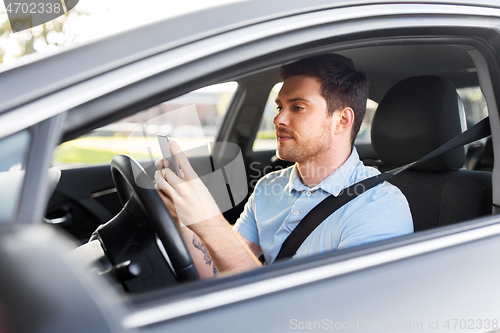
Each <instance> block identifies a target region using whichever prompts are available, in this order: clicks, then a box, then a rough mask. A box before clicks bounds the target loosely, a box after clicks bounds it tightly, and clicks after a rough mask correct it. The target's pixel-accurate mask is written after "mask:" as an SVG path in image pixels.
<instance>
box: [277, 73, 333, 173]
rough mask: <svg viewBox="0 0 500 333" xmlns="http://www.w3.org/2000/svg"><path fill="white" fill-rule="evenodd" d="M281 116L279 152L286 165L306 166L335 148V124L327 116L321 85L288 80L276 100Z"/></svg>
mask: <svg viewBox="0 0 500 333" xmlns="http://www.w3.org/2000/svg"><path fill="white" fill-rule="evenodd" d="M276 104H277V110H278V115H277V116H276V117H275V118H274V121H273V122H274V126H275V128H276V137H277V140H278V148H277V150H276V154H277V155H278V157H279V158H280V159H282V160H285V161H290V162H299V163H304V162H306V161H313V160H314V159H315V158H319V157H321V154H322V153H325V154H326V153H328V150H329V149H330V147H331V146H332V141H333V132H332V121H333V119H334V118H335V117H329V116H328V108H327V103H326V100H325V98H324V97H323V96H322V95H321V82H320V81H318V80H317V79H316V78H314V77H310V76H304V75H297V76H291V77H289V78H287V79H286V80H285V82H284V84H283V87H282V88H281V90H280V92H279V93H278V97H277V98H276Z"/></svg>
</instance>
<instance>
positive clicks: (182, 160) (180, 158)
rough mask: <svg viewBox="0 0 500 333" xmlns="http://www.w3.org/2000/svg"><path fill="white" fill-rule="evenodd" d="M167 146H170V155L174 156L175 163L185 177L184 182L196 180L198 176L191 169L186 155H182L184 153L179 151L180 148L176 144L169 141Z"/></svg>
mask: <svg viewBox="0 0 500 333" xmlns="http://www.w3.org/2000/svg"><path fill="white" fill-rule="evenodd" d="M168 144H169V145H170V151H171V152H172V155H174V157H175V159H176V161H177V163H178V164H179V166H180V167H181V169H182V171H183V172H184V177H187V178H184V180H191V179H195V178H198V175H197V174H196V172H195V171H194V170H193V167H191V164H190V163H189V160H188V158H187V157H186V155H184V152H183V151H182V150H181V147H179V145H178V144H177V142H175V141H173V140H170V142H169V143H168Z"/></svg>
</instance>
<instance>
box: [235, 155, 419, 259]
mask: <svg viewBox="0 0 500 333" xmlns="http://www.w3.org/2000/svg"><path fill="white" fill-rule="evenodd" d="M377 174H380V172H379V171H378V170H377V169H375V168H372V167H367V166H365V165H364V164H363V163H362V162H361V161H360V159H359V155H358V153H357V151H356V148H355V147H353V150H352V153H351V155H350V156H349V158H348V159H347V160H346V162H345V163H344V164H342V166H341V167H340V168H338V169H337V170H336V171H335V172H334V173H332V174H331V175H330V176H328V177H327V178H326V179H325V180H323V182H321V183H320V184H319V185H317V186H315V187H313V188H309V187H307V186H305V185H304V184H302V181H301V179H300V175H299V171H298V169H297V167H296V165H293V166H291V167H288V168H286V169H283V170H279V171H275V172H272V173H269V174H267V175H266V176H264V177H262V178H261V179H260V180H259V181H258V182H257V184H256V186H255V189H254V192H253V193H252V195H251V196H250V198H249V200H248V202H247V203H246V205H245V209H244V211H243V213H242V214H241V216H240V218H239V219H238V220H237V221H236V224H235V225H234V228H235V229H236V231H238V232H239V233H240V234H241V235H243V236H244V237H246V238H247V239H248V240H250V241H251V242H253V243H255V244H257V245H259V246H260V248H261V249H262V252H263V254H264V257H265V258H266V262H267V263H272V262H273V261H274V259H275V258H276V256H277V255H278V252H279V250H280V249H281V245H282V244H283V242H284V241H285V239H286V238H287V237H288V235H289V234H290V233H291V232H292V230H293V229H294V228H295V227H296V226H297V225H298V223H299V222H300V221H301V220H302V219H303V218H304V217H305V216H306V214H307V213H309V211H310V210H311V209H313V208H314V207H315V206H316V205H317V204H319V203H320V202H321V201H323V199H325V198H326V197H327V196H329V195H330V194H332V195H334V196H337V195H338V194H339V193H340V191H342V189H344V188H346V187H348V186H350V185H352V184H354V183H357V182H359V181H361V180H363V179H366V178H369V177H371V176H374V175H377ZM412 232H413V221H412V217H411V213H410V208H409V206H408V202H407V200H406V197H405V196H404V195H403V193H401V191H400V190H399V189H398V188H397V187H395V186H394V185H391V184H390V183H388V182H383V183H382V184H379V185H377V186H375V187H373V188H372V189H370V190H368V191H366V192H365V193H363V194H362V195H359V196H358V197H356V198H355V199H353V200H351V201H350V202H348V203H347V204H346V205H344V206H342V207H341V208H339V209H338V210H337V211H336V212H334V213H333V214H332V215H330V216H329V217H328V218H327V219H326V220H325V221H323V223H321V224H320V225H319V226H318V227H317V228H316V229H315V230H314V231H313V232H312V233H311V234H310V235H309V236H308V237H307V239H306V240H305V241H304V243H302V245H301V247H300V248H299V249H298V250H297V253H296V255H295V256H294V258H296V257H304V256H309V255H312V254H316V253H322V252H326V251H332V250H337V249H342V248H347V247H350V246H355V245H360V244H365V243H370V242H374V241H378V240H382V239H387V238H391V237H396V236H400V235H405V234H409V233H412Z"/></svg>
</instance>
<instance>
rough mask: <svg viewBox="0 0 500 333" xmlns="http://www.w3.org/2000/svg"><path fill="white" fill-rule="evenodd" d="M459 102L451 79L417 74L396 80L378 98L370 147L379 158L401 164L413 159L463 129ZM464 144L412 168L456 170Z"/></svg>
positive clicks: (418, 157) (461, 110) (460, 165)
mask: <svg viewBox="0 0 500 333" xmlns="http://www.w3.org/2000/svg"><path fill="white" fill-rule="evenodd" d="M461 104H462V102H461V100H460V99H459V98H457V91H456V89H455V86H454V85H453V83H452V82H451V81H450V80H448V79H446V78H443V77H438V76H419V77H413V78H409V79H405V80H403V81H400V82H398V83H396V84H395V85H394V86H393V87H392V88H391V89H390V90H389V91H388V92H387V94H386V95H385V97H384V98H383V99H382V101H381V102H380V104H379V106H378V108H377V111H376V112H375V116H374V118H373V122H372V130H371V138H372V145H373V149H374V150H375V153H376V154H377V156H378V157H379V158H380V159H381V160H382V162H384V163H386V164H389V165H393V166H401V165H405V164H407V163H410V162H413V161H416V160H418V159H420V158H421V157H423V156H425V155H427V154H428V153H430V152H431V151H433V150H435V149H436V148H438V147H439V146H441V145H443V144H444V143H446V142H448V141H449V140H451V139H452V138H454V137H455V136H457V135H459V134H460V133H462V126H463V125H462V122H463V121H461V118H462V119H464V115H461V113H463V108H462V105H461ZM464 163H465V150H464V148H463V147H459V148H456V149H453V150H451V151H449V152H447V153H445V154H442V155H440V156H438V157H435V158H433V159H432V160H429V161H427V162H425V163H422V164H420V165H418V166H416V167H414V168H413V169H414V170H426V171H447V170H458V169H460V168H461V167H462V166H463V165H464Z"/></svg>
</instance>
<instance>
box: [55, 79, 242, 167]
mask: <svg viewBox="0 0 500 333" xmlns="http://www.w3.org/2000/svg"><path fill="white" fill-rule="evenodd" d="M237 86H238V84H237V83H236V82H226V83H221V84H216V85H212V86H208V87H204V88H201V89H198V90H195V91H192V92H190V93H188V94H186V95H183V96H180V97H177V98H175V99H172V100H169V101H167V102H164V103H161V104H158V105H155V106H153V107H150V108H148V109H146V110H143V111H141V112H138V113H136V114H134V115H132V116H130V117H126V118H123V119H121V120H119V121H117V122H115V123H112V124H109V125H106V126H104V127H101V128H98V129H96V130H94V131H92V132H90V133H88V134H86V135H83V136H81V137H79V138H77V139H75V140H72V141H68V142H65V143H63V144H61V145H59V147H57V149H56V151H55V153H54V159H53V165H55V166H59V167H75V166H86V165H93V164H102V163H109V162H110V161H111V159H112V158H113V156H115V155H117V154H122V153H123V154H128V155H130V156H132V157H134V158H135V159H137V160H145V159H151V158H153V159H157V158H160V157H161V151H160V147H159V145H158V142H157V141H156V135H157V134H167V135H170V136H171V137H172V138H173V139H175V140H176V141H177V142H178V143H179V145H180V146H181V147H182V148H183V150H184V151H186V150H189V149H190V148H193V147H199V146H202V145H206V142H213V141H214V139H215V136H216V134H217V132H218V130H219V128H220V125H221V123H222V120H223V118H224V116H225V114H226V111H227V109H228V106H229V103H230V101H231V98H232V97H233V95H234V92H235V91H236V88H237Z"/></svg>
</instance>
